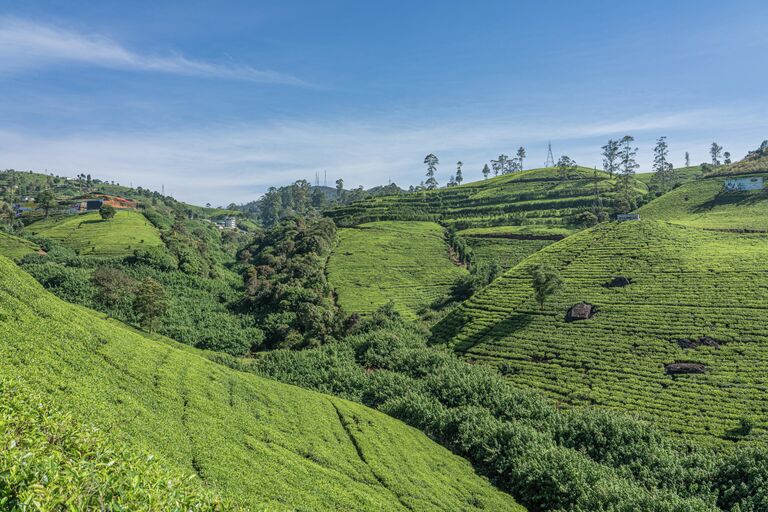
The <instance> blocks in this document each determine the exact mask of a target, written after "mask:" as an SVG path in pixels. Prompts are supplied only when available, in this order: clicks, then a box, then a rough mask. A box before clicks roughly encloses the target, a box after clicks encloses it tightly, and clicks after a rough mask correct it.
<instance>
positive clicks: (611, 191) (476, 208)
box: [327, 167, 646, 231]
mask: <svg viewBox="0 0 768 512" xmlns="http://www.w3.org/2000/svg"><path fill="white" fill-rule="evenodd" d="M628 183H629V185H630V187H631V189H632V190H631V192H632V193H633V194H636V195H640V194H644V193H645V192H646V187H645V186H644V185H642V184H640V183H638V182H636V181H635V180H634V179H633V178H631V177H630V178H629V180H628ZM596 187H597V189H598V191H599V192H600V194H601V197H602V199H603V202H604V206H605V207H606V209H607V211H608V213H609V214H613V213H614V212H615V210H614V201H615V197H616V193H615V188H616V179H615V178H612V177H611V176H609V175H608V174H607V173H603V172H598V173H595V171H594V170H593V169H586V168H583V167H579V168H578V169H577V170H575V171H572V172H571V173H570V179H569V180H567V181H563V180H561V179H560V177H559V175H558V172H557V169H533V170H528V171H523V172H514V173H509V174H505V175H502V176H498V177H496V178H491V179H487V180H482V181H478V182H474V183H467V184H465V185H461V186H458V187H450V188H445V189H438V190H431V191H430V190H425V191H418V192H412V193H408V194H398V195H390V196H381V197H373V198H368V199H365V200H362V201H358V202H355V203H352V204H349V205H347V206H342V207H339V208H335V209H331V210H329V211H328V212H327V215H328V216H330V217H331V218H332V219H334V220H335V221H336V223H337V224H338V225H339V226H355V225H359V224H362V223H367V222H374V221H384V220H389V221H401V220H402V221H405V220H410V221H417V220H418V221H436V222H440V223H441V224H444V225H445V226H447V227H452V228H454V229H455V230H457V231H460V230H464V229H469V228H481V227H493V226H530V227H531V228H537V227H544V228H548V227H560V228H564V227H567V224H568V219H569V218H570V217H571V216H572V215H573V214H574V213H576V212H577V211H579V210H581V209H584V208H591V207H593V206H594V203H595V188H596Z"/></svg>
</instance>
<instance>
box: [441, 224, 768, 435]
mask: <svg viewBox="0 0 768 512" xmlns="http://www.w3.org/2000/svg"><path fill="white" fill-rule="evenodd" d="M766 262H768V243H766V239H765V236H764V235H761V234H748V233H747V234H743V233H730V232H716V231H702V230H699V229H694V228H689V227H684V226H679V225H674V224H670V223H666V222H658V221H641V222H625V223H608V224H602V225H600V226H597V227H595V228H593V229H591V230H588V231H585V232H582V233H579V234H577V235H572V236H571V237H569V238H567V239H565V240H563V241H561V242H558V243H556V244H554V245H551V246H549V247H547V248H546V249H544V250H542V251H540V252H538V253H536V254H535V255H534V256H532V257H530V258H528V259H526V260H524V261H523V262H522V263H521V264H519V265H518V266H516V267H514V268H513V269H511V270H510V271H509V272H507V273H506V274H504V275H503V276H502V277H501V278H499V279H497V280H496V281H495V282H494V283H492V284H491V285H490V286H488V287H487V288H486V289H485V290H483V291H482V292H480V293H479V294H477V295H475V296H474V297H472V298H471V299H470V300H468V301H467V302H466V303H464V304H462V305H461V306H460V307H459V308H458V309H457V310H456V311H455V312H454V313H453V314H451V315H450V316H448V317H447V318H446V319H445V320H444V321H442V322H441V323H440V324H438V325H436V326H435V328H434V330H433V333H434V339H435V340H436V341H440V342H444V343H449V344H450V345H451V346H453V347H454V348H455V349H456V350H457V351H459V352H460V353H463V354H464V355H465V357H466V358H468V359H470V360H473V361H476V362H484V363H487V364H490V365H493V366H495V367H497V368H498V369H499V371H500V372H502V373H503V374H504V375H506V377H507V378H508V379H509V380H510V381H512V382H514V383H515V384H517V385H519V386H522V387H525V388H532V389H536V390H538V391H541V392H543V393H545V394H547V395H548V396H550V397H551V398H552V399H553V400H555V401H558V402H564V403H567V404H573V405H599V406H605V407H613V408H616V409H625V410H626V409H630V410H632V411H634V412H636V413H638V414H640V415H641V416H643V417H646V418H648V419H650V420H652V421H654V422H656V423H657V424H660V425H663V426H665V427H666V428H668V429H669V430H671V431H673V432H676V433H679V434H687V435H692V436H695V437H698V438H702V439H708V440H713V441H714V440H716V439H720V440H722V439H730V438H732V437H733V436H734V435H736V434H737V433H739V432H741V431H740V430H739V429H740V425H742V423H740V422H741V421H742V420H743V421H746V422H748V424H750V425H752V424H754V428H751V427H750V429H748V432H742V433H743V434H744V435H747V434H748V435H747V437H748V438H749V439H752V440H758V439H760V440H764V439H765V435H766V428H768V423H766V422H765V421H764V418H765V417H766V416H765V414H766V413H767V412H768V409H765V404H764V402H763V401H762V400H761V399H760V398H759V397H760V396H761V391H760V390H761V389H763V388H764V386H766V385H768V380H766V377H765V376H766V370H768V367H766V364H765V361H766V353H767V352H766V351H767V350H768V349H766V347H768V331H766V330H765V328H764V327H765V326H764V322H763V321H762V319H763V318H764V317H765V316H766V313H768V311H767V310H768V294H767V293H766V290H768V280H767V278H766V276H768V264H767V263H766ZM541 264H544V265H548V266H550V267H552V268H556V269H558V270H559V272H560V274H561V276H562V279H563V280H564V283H565V284H564V286H563V288H562V289H561V290H560V291H558V292H557V293H556V294H555V295H554V296H553V297H551V298H550V299H548V300H547V301H546V304H545V306H544V309H543V310H539V307H538V306H537V305H536V303H535V301H534V296H533V290H532V288H531V277H530V271H531V269H532V268H534V267H535V266H537V265H541ZM617 277H621V278H626V280H628V283H629V284H627V283H626V282H625V283H621V284H623V285H625V286H621V285H618V286H614V285H611V284H610V283H612V281H613V280H614V279H615V278H617ZM581 302H584V303H588V304H591V305H592V306H593V307H594V308H595V310H596V314H595V315H594V316H593V317H591V318H589V319H586V320H581V321H573V322H569V321H568V320H567V318H566V313H567V312H568V310H569V308H571V307H572V306H573V305H575V304H577V303H581ZM679 362H693V363H698V364H702V365H704V366H703V367H701V369H702V370H703V373H701V374H697V375H672V374H670V368H669V367H668V366H667V365H670V364H673V363H679ZM753 420H754V421H753Z"/></svg>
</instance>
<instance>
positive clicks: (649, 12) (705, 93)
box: [0, 0, 768, 204]
mask: <svg viewBox="0 0 768 512" xmlns="http://www.w3.org/2000/svg"><path fill="white" fill-rule="evenodd" d="M670 4H671V5H670ZM766 26H768V4H767V3H766V2H764V1H738V0H736V1H731V2H714V1H677V2H661V1H643V2H640V1H634V2H615V1H611V2H603V1H584V2H564V1H538V2H533V1H531V2H511V1H498V2H497V1H485V2H483V1H475V2H469V1H461V2H460V1H454V2H450V1H442V2H439V1H421V2H399V1H389V2H360V1H324V2H316V1H315V2H312V1H290V0H288V1H286V0H284V1H280V2H260V1H241V2H215V3H214V2H203V1H185V2H181V1H179V2H161V1H153V2H149V1H147V2H109V1H102V2H91V1H57V2H52V1H51V2H46V1H36V2H29V1H7V0H6V1H3V0H0V168H16V169H34V170H48V171H49V172H56V173H59V174H63V175H74V174H77V173H78V172H90V173H92V174H93V175H94V176H99V177H102V178H106V179H110V180H115V181H119V182H120V183H123V184H129V183H131V182H132V183H133V184H134V185H139V184H140V185H143V186H149V187H152V188H158V189H159V188H160V186H161V185H165V188H166V191H169V192H170V193H172V194H174V195H175V196H177V197H178V198H180V199H184V200H187V201H190V202H195V203H205V202H211V203H215V204H226V203H229V202H232V201H234V202H244V201H248V200H251V199H254V198H256V197H257V196H258V195H259V194H260V193H262V192H263V191H264V190H265V189H266V188H267V187H269V186H272V185H280V184H285V183H288V182H290V181H293V180H295V179H301V178H305V179H309V180H312V179H313V178H314V176H315V172H319V173H321V175H322V174H323V172H324V171H327V175H328V181H329V183H332V182H333V181H334V180H335V179H336V178H337V177H343V178H344V181H345V183H346V185H347V186H357V185H364V186H366V187H368V186H373V185H376V184H382V183H383V184H386V183H387V182H389V181H390V180H391V181H394V182H396V183H398V184H399V185H401V186H408V185H410V184H416V183H418V182H419V181H421V180H422V175H423V167H424V166H423V164H422V160H423V158H424V155H425V154H427V153H435V154H437V155H438V157H439V158H440V160H441V165H440V168H439V172H438V179H439V181H440V182H441V183H445V181H446V180H447V178H448V176H449V175H450V173H451V172H452V171H453V170H454V167H455V166H454V164H455V162H456V161H457V160H462V161H463V162H464V164H465V175H466V177H467V178H468V179H479V178H480V177H481V176H480V169H481V168H482V165H483V164H484V163H485V162H487V161H489V160H490V159H492V158H494V157H495V156H497V155H498V154H500V153H506V154H509V155H511V154H513V153H514V151H515V149H516V148H517V147H519V146H521V145H522V146H525V147H526V149H527V151H528V156H529V158H528V160H527V162H526V167H534V166H539V165H541V164H543V162H544V160H545V156H546V144H547V141H548V140H549V139H551V140H552V145H553V150H554V152H555V158H557V157H558V156H559V155H562V154H567V155H569V156H571V157H572V158H574V159H575V160H576V161H577V162H579V163H580V164H583V165H589V166H592V165H599V164H600V157H599V152H600V146H601V145H602V144H604V143H605V140H607V139H608V138H611V137H614V138H615V137H619V136H622V135H624V134H627V133H629V134H632V135H634V136H635V138H636V139H637V143H638V146H639V147H640V158H639V160H640V162H641V163H642V164H643V166H644V167H647V166H648V165H649V164H650V159H651V148H652V145H653V141H654V139H655V138H656V137H658V136H660V135H665V136H667V137H668V140H669V144H670V148H671V153H672V158H673V161H674V163H675V164H676V165H682V161H683V153H684V152H685V151H689V152H690V153H691V155H692V159H693V161H694V162H701V161H705V160H706V159H707V149H708V145H709V144H710V143H711V142H712V141H714V140H716V141H718V142H720V143H721V144H722V145H724V146H725V149H726V150H729V151H730V152H731V153H733V155H734V156H735V157H739V158H740V157H741V156H743V155H744V154H745V153H746V151H747V150H748V149H751V148H753V147H755V146H757V145H758V144H759V143H760V142H761V141H762V140H763V139H766V138H768V122H766V120H767V119H768V115H766V114H768V92H767V91H768V66H766V61H767V59H768V31H766V30H765V27H766Z"/></svg>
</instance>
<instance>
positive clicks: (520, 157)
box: [517, 146, 525, 171]
mask: <svg viewBox="0 0 768 512" xmlns="http://www.w3.org/2000/svg"><path fill="white" fill-rule="evenodd" d="M523 160H525V148H524V147H523V146H520V147H519V148H517V168H518V170H520V171H522V170H523Z"/></svg>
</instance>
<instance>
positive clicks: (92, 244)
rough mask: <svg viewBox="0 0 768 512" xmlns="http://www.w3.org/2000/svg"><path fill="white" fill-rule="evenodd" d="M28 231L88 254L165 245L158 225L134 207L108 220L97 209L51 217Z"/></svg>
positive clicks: (121, 252)
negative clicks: (155, 225) (102, 217)
mask: <svg viewBox="0 0 768 512" xmlns="http://www.w3.org/2000/svg"><path fill="white" fill-rule="evenodd" d="M26 232H27V233H29V234H32V235H40V236H43V237H45V238H51V239H53V240H58V241H59V242H61V243H62V244H64V245H65V246H67V247H69V248H71V249H74V250H75V251H77V252H78V253H79V254H82V255H87V256H127V255H130V254H132V253H133V251H134V250H136V249H140V248H149V247H156V246H161V245H163V242H162V240H161V239H160V232H159V231H158V230H157V228H155V227H154V226H153V225H152V224H151V223H150V222H149V221H148V220H147V219H146V218H145V217H144V215H142V214H141V213H139V212H136V211H132V210H119V211H118V212H117V214H116V215H115V217H114V218H113V219H111V220H108V221H105V220H102V219H101V217H100V216H99V214H98V213H96V212H92V213H85V214H82V215H71V216H66V217H50V218H48V219H43V220H39V221H37V222H34V223H32V224H30V225H29V226H28V227H27V228H26Z"/></svg>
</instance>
